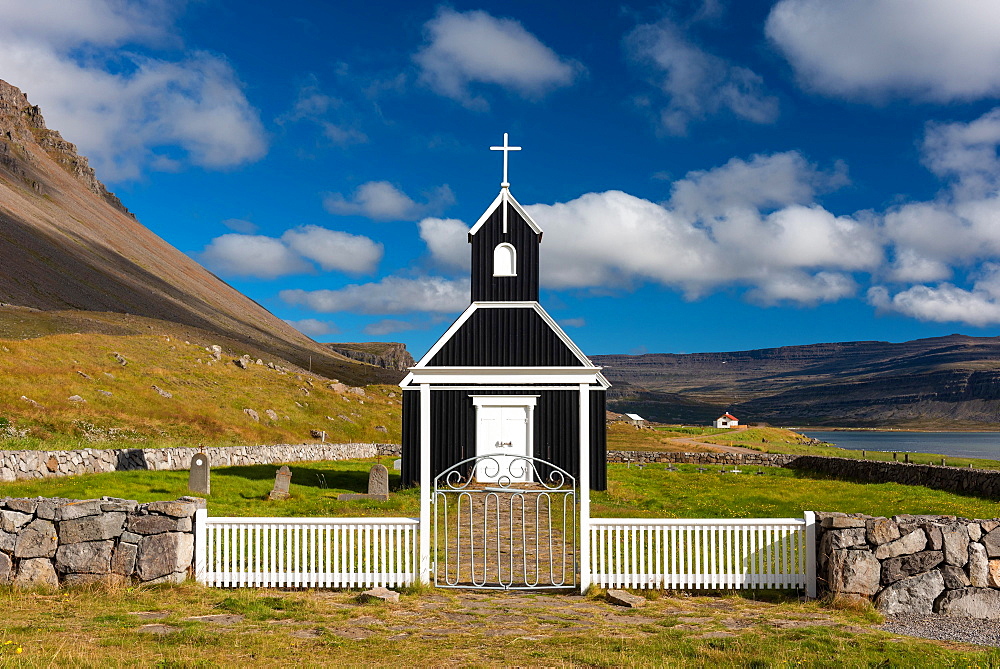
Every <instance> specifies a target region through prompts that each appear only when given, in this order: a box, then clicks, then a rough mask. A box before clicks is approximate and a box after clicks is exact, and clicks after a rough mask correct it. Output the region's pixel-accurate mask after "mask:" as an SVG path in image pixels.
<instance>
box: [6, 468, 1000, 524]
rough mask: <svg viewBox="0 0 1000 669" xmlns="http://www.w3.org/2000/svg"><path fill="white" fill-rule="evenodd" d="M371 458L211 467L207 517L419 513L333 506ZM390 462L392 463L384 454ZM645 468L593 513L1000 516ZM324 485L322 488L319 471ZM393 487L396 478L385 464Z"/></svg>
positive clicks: (174, 479) (46, 491)
mask: <svg viewBox="0 0 1000 669" xmlns="http://www.w3.org/2000/svg"><path fill="white" fill-rule="evenodd" d="M374 462H375V461H374V460H343V461H337V462H314V463H291V464H290V465H289V466H290V467H291V470H292V485H291V488H290V492H291V495H292V497H291V499H289V500H285V501H277V502H275V501H268V500H266V499H265V498H266V496H267V493H268V492H269V491H270V490H271V486H272V485H273V483H274V473H275V470H276V469H277V465H257V466H250V467H219V468H217V469H214V470H213V471H212V495H211V497H210V498H209V504H208V509H209V514H210V515H213V516H334V517H345V516H404V517H416V516H417V515H418V513H419V505H420V502H419V495H418V491H417V490H416V489H409V490H403V491H399V492H394V493H392V495H391V497H390V500H389V501H388V502H369V501H356V502H339V501H337V499H336V498H337V494H338V493H341V492H365V491H366V490H367V486H368V469H369V468H370V467H371V465H372V464H373V463H374ZM385 462H388V463H389V464H390V465H391V461H390V460H385ZM678 469H679V470H680V471H678V472H669V471H666V468H665V467H664V465H648V466H646V467H645V468H644V469H639V468H638V467H627V466H625V465H614V464H613V465H609V466H608V490H607V491H606V492H595V493H592V495H591V502H592V504H591V509H592V511H591V513H592V515H593V516H594V517H595V518H600V517H644V518H768V517H777V518H789V517H795V518H801V517H802V512H803V511H844V512H847V513H867V514H871V515H875V516H891V515H894V514H900V513H913V514H946V515H956V516H963V517H966V518H993V517H996V516H1000V505H998V504H997V503H996V502H993V501H990V500H986V499H981V498H978V497H973V496H965V495H958V494H954V493H948V492H943V491H940V490H932V489H930V488H924V487H919V486H905V485H900V484H896V483H878V484H866V483H853V482H848V481H839V480H835V479H829V478H820V477H817V476H816V475H809V474H805V473H799V472H795V471H792V470H789V469H782V468H778V467H763V468H760V471H762V472H763V474H762V475H757V474H754V473H753V472H756V471H758V469H757V468H747V469H746V470H745V472H744V473H743V474H720V473H719V471H720V470H721V469H722V468H721V467H709V468H707V471H705V472H704V473H702V472H699V471H698V468H697V467H696V466H694V465H679V467H678ZM321 476H322V477H323V478H324V479H325V480H326V484H327V486H328V487H326V488H323V487H321V483H320V477H321ZM389 485H390V488H391V489H393V490H395V489H397V488H398V487H399V475H398V474H397V473H396V472H394V471H392V469H390V474H389ZM186 494H188V490H187V472H183V471H179V472H162V471H161V472H148V471H140V472H115V473H109V474H90V475H85V476H73V477H65V478H58V479H46V480H38V481H19V482H15V483H3V484H0V496H3V497H35V496H45V497H68V498H77V499H86V498H92V497H100V496H102V495H109V496H112V497H124V498H127V499H135V500H138V501H140V502H149V501H153V500H162V499H176V498H177V497H180V496H182V495H186Z"/></svg>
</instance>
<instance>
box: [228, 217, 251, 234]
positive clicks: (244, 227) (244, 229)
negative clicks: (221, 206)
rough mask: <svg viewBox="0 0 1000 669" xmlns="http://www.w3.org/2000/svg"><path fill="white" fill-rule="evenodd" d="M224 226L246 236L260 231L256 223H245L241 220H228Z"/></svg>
mask: <svg viewBox="0 0 1000 669" xmlns="http://www.w3.org/2000/svg"><path fill="white" fill-rule="evenodd" d="M222 224H223V225H224V226H226V227H227V228H229V229H230V230H232V231H233V232H240V233H242V234H244V235H252V234H253V233H255V232H257V229H258V228H257V224H256V223H251V222H250V221H244V220H243V219H241V218H227V219H226V220H224V221H223V222H222Z"/></svg>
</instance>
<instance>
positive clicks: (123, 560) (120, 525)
mask: <svg viewBox="0 0 1000 669" xmlns="http://www.w3.org/2000/svg"><path fill="white" fill-rule="evenodd" d="M204 504H205V501H204V500H202V499H198V498H195V497H182V498H181V499H178V500H176V501H173V502H149V503H147V504H139V503H138V502H135V501H133V500H126V499H117V498H111V497H104V498H102V499H90V500H71V499H50V498H42V497H39V498H35V499H23V498H4V499H0V584H13V585H14V586H15V587H20V588H36V587H45V588H58V587H60V586H62V585H90V584H95V583H100V584H117V583H179V582H181V581H183V580H184V579H185V578H187V575H188V571H189V569H190V568H191V566H192V559H193V557H194V514H195V511H196V510H197V509H198V508H200V507H203V506H204Z"/></svg>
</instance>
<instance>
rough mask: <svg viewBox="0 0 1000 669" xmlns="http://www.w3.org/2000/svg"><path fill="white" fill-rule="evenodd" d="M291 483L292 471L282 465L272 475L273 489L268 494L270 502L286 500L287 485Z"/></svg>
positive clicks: (287, 496)
mask: <svg viewBox="0 0 1000 669" xmlns="http://www.w3.org/2000/svg"><path fill="white" fill-rule="evenodd" d="M291 482H292V470H291V469H289V468H288V465H282V466H281V469H279V470H278V471H277V472H276V473H275V475H274V488H273V489H272V490H271V492H270V493H269V494H268V496H267V498H268V499H270V500H279V499H288V498H289V497H290V495H289V494H288V485H289V484H290V483H291Z"/></svg>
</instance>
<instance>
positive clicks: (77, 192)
mask: <svg viewBox="0 0 1000 669" xmlns="http://www.w3.org/2000/svg"><path fill="white" fill-rule="evenodd" d="M0 258H2V259H3V268H2V271H0V302H4V303H9V304H14V305H19V306H24V307H33V308H36V309H41V310H63V309H79V310H84V311H98V312H118V313H128V314H136V315H140V316H146V317H150V318H156V319H161V320H166V321H172V322H176V323H182V324H186V325H191V326H194V327H198V328H202V329H204V330H208V331H212V332H217V333H219V334H222V335H225V336H227V337H230V338H232V339H235V340H237V341H244V342H246V343H247V344H248V345H252V346H254V347H256V348H260V349H265V350H269V351H271V352H273V353H274V354H275V355H277V356H279V357H281V358H283V359H285V360H288V361H289V362H291V363H293V364H295V365H298V366H300V367H303V368H305V367H307V366H309V365H310V364H311V366H312V369H313V370H314V371H316V372H319V373H321V374H324V375H326V376H333V377H337V378H342V379H343V380H345V381H347V382H350V383H354V384H361V383H372V382H393V381H395V380H397V377H398V376H399V374H398V373H395V372H390V371H388V370H384V369H380V368H377V367H373V366H370V365H363V364H358V363H356V362H354V361H349V360H347V359H346V358H345V357H344V356H341V355H338V354H336V353H335V352H332V351H331V350H330V349H328V348H325V347H324V346H322V345H320V344H318V343H316V342H314V341H312V340H311V339H309V338H308V337H306V336H305V335H303V334H301V333H300V332H298V331H297V330H295V329H294V328H292V327H291V326H289V325H288V324H287V323H285V322H284V321H282V320H280V319H278V318H276V317H275V316H274V315H272V314H271V313H270V312H268V311H267V310H266V309H264V308H263V307H261V306H260V305H259V304H257V303H256V302H254V301H253V300H251V299H249V298H248V297H246V296H245V295H243V294H241V293H240V292H239V291H237V290H235V289H233V288H232V287H231V286H229V285H227V284H226V283H225V282H223V281H221V280H220V279H219V278H218V277H216V276H215V275H213V274H212V273H210V272H208V271H207V270H205V269H204V268H203V267H201V266H200V265H198V263H196V262H194V261H193V260H191V259H190V258H188V257H187V256H185V255H184V254H183V253H181V252H179V251H178V250H177V249H175V248H173V247H172V246H170V245H169V244H167V243H166V242H165V241H164V240H162V239H160V238H159V237H157V236H156V235H155V234H153V233H152V232H151V231H150V230H148V229H147V228H145V227H144V226H143V225H142V224H140V223H139V222H138V221H136V220H135V218H134V217H133V216H132V215H131V214H129V213H128V211H127V210H126V209H125V207H124V206H122V204H121V202H119V201H118V199H117V198H116V197H115V196H114V195H113V194H111V193H109V192H108V191H107V189H105V187H104V186H103V185H102V184H101V183H100V181H98V180H97V178H96V176H95V175H94V172H93V170H92V169H91V168H90V167H89V165H88V163H87V159H86V158H84V157H82V156H79V155H77V153H76V148H75V147H74V146H73V145H72V144H70V143H69V142H66V141H65V140H63V139H62V137H60V135H59V133H58V132H55V131H53V130H49V129H47V128H46V127H45V121H44V119H43V118H42V115H41V112H40V111H39V109H38V107H35V106H32V105H31V104H30V103H29V102H28V99H27V97H26V96H25V95H24V94H23V93H21V91H20V90H18V89H17V88H15V87H14V86H11V85H10V84H8V83H6V82H4V81H0Z"/></svg>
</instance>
